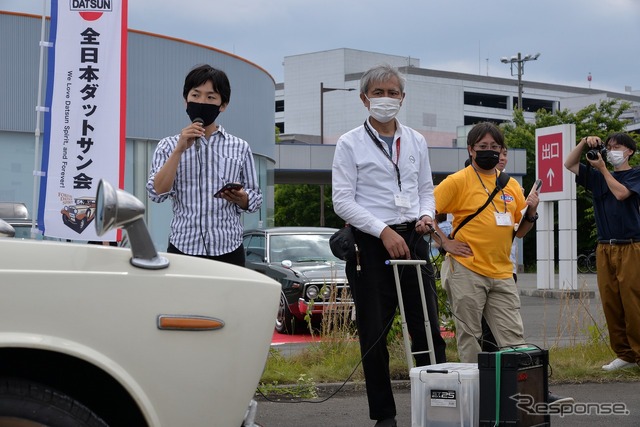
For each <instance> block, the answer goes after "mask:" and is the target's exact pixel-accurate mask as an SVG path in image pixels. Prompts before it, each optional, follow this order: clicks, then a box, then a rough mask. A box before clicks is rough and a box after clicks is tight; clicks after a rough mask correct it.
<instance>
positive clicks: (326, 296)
mask: <svg viewBox="0 0 640 427" xmlns="http://www.w3.org/2000/svg"><path fill="white" fill-rule="evenodd" d="M320 293H321V294H322V298H323V299H329V297H330V296H331V286H326V285H325V286H323V287H322V289H320Z"/></svg>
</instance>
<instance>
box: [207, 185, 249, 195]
mask: <svg viewBox="0 0 640 427" xmlns="http://www.w3.org/2000/svg"><path fill="white" fill-rule="evenodd" d="M241 189H242V184H240V183H239V182H229V183H227V184H225V185H224V186H223V187H222V188H221V189H219V190H218V191H216V193H215V194H214V195H213V197H222V193H224V192H225V191H227V190H241Z"/></svg>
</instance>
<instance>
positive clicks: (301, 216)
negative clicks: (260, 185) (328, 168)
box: [274, 184, 344, 228]
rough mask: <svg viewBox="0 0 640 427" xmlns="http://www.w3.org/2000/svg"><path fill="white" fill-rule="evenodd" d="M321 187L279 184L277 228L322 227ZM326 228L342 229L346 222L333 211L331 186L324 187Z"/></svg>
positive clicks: (277, 193) (277, 186) (276, 213)
mask: <svg viewBox="0 0 640 427" xmlns="http://www.w3.org/2000/svg"><path fill="white" fill-rule="evenodd" d="M320 188H321V186H320V185H310V184H277V185H276V186H275V196H274V210H275V214H274V222H275V225H276V226H309V227H314V226H315V227H318V226H319V225H320ZM324 203H325V205H324V216H325V226H327V227H336V228H340V227H342V226H343V225H344V221H343V220H342V219H340V218H339V217H338V216H337V215H336V213H335V212H334V211H333V203H332V201H331V186H330V185H325V186H324Z"/></svg>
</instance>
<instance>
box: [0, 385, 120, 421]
mask: <svg viewBox="0 0 640 427" xmlns="http://www.w3.org/2000/svg"><path fill="white" fill-rule="evenodd" d="M42 425H45V426H48V427H108V425H107V424H106V423H105V422H104V421H103V420H102V419H101V418H100V417H98V416H97V415H96V414H95V413H93V412H92V411H91V410H90V409H89V408H87V407H86V406H84V405H83V404H81V403H80V402H78V401H77V400H75V399H73V398H71V397H69V396H67V395H66V394H64V393H61V392H59V391H57V390H53V389H51V388H50V387H47V386H45V385H42V384H38V383H35V382H32V381H28V380H21V379H10V378H0V427H5V426H20V427H36V426H42Z"/></svg>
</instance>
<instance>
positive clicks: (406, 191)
mask: <svg viewBox="0 0 640 427" xmlns="http://www.w3.org/2000/svg"><path fill="white" fill-rule="evenodd" d="M404 96H405V93H404V78H403V77H402V75H400V73H399V72H398V71H397V70H396V69H395V68H393V67H391V66H389V65H381V66H377V67H374V68H371V69H370V70H368V71H367V72H365V73H364V75H363V76H362V79H361V80H360V99H361V100H362V102H363V104H364V106H365V108H367V109H368V110H369V114H370V116H369V118H368V119H367V120H366V121H365V123H364V124H363V125H361V126H359V127H357V128H355V129H353V130H351V131H349V132H347V133H346V134H344V135H342V136H341V137H340V139H339V140H338V143H337V146H336V151H335V156H334V159H333V183H332V184H333V207H334V210H335V212H336V214H337V215H338V216H340V217H341V218H342V219H343V220H345V222H347V223H348V224H350V225H351V226H352V227H353V228H354V235H355V241H356V243H357V245H358V250H359V252H358V253H357V256H356V257H355V259H351V260H347V266H346V273H347V277H348V279H349V286H350V288H351V293H352V295H353V298H354V302H355V307H356V324H357V327H358V335H359V338H360V351H361V353H362V355H363V362H362V364H363V369H364V375H365V381H366V387H367V397H368V400H369V416H370V417H371V419H373V420H377V422H376V426H395V425H396V421H395V415H396V407H395V401H394V398H393V393H392V390H391V381H390V376H389V353H388V350H387V344H386V342H387V341H386V337H387V333H388V332H389V328H390V327H391V324H392V321H393V318H394V315H395V312H396V307H397V306H398V296H397V293H396V287H395V279H394V276H393V269H392V267H390V266H388V265H386V264H385V261H386V260H388V259H423V260H425V259H426V260H428V259H429V255H428V246H427V243H426V241H425V240H424V239H423V237H422V236H423V234H424V233H425V232H427V231H428V230H430V229H431V227H432V226H433V217H434V212H435V200H434V197H433V181H432V178H431V166H430V164H429V154H428V150H427V143H426V141H425V139H424V137H423V136H422V135H421V134H419V133H418V132H416V131H414V130H413V129H411V128H409V127H406V126H403V125H402V124H401V123H400V122H399V121H398V120H397V119H396V118H395V116H396V114H397V113H398V111H399V110H400V107H401V106H402V101H403V99H404ZM401 268H402V267H401ZM422 277H423V283H424V287H425V295H426V297H427V306H428V314H429V321H430V324H431V334H432V338H433V343H434V347H435V349H434V350H435V356H436V361H437V363H442V362H445V361H446V359H445V347H446V344H445V342H444V340H443V339H442V337H441V335H440V326H439V321H438V303H437V295H436V290H435V281H434V277H433V268H432V266H431V265H430V264H429V263H427V265H426V267H425V268H423V270H422ZM400 280H401V283H402V292H403V300H404V303H405V313H406V317H407V319H406V320H407V326H408V329H409V333H410V335H411V338H412V340H411V341H412V351H413V352H417V351H425V350H427V347H428V345H427V337H426V334H425V327H424V315H423V312H422V304H421V298H420V290H419V288H418V280H417V276H416V269H415V268H414V267H413V266H410V267H404V268H403V270H402V272H401V279H400ZM415 359H416V365H418V366H422V365H427V364H428V363H429V355H428V354H420V355H416V356H415Z"/></svg>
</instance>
